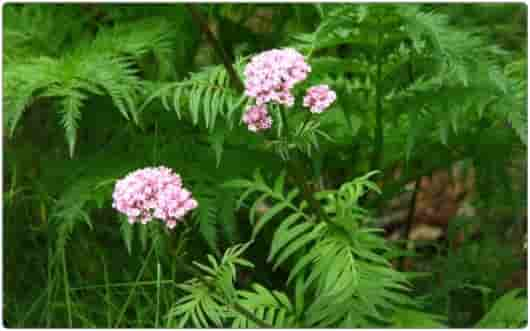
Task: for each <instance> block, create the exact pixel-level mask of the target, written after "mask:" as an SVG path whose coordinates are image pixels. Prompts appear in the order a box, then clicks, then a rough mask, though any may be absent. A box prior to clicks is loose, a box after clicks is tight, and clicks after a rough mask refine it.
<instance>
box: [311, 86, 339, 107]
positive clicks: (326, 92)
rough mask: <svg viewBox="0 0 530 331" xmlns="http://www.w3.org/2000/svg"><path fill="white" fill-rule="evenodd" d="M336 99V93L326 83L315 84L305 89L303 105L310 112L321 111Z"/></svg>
mask: <svg viewBox="0 0 530 331" xmlns="http://www.w3.org/2000/svg"><path fill="white" fill-rule="evenodd" d="M336 99H337V94H336V93H335V92H334V91H332V90H331V89H330V88H329V86H327V85H316V86H313V87H310V88H309V89H307V94H306V96H305V97H304V107H309V110H310V111H311V112H312V113H322V112H323V111H324V110H326V108H328V107H329V106H330V105H331V104H332V103H333V102H334V101H335V100H336Z"/></svg>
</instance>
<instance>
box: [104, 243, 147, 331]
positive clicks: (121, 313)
mask: <svg viewBox="0 0 530 331" xmlns="http://www.w3.org/2000/svg"><path fill="white" fill-rule="evenodd" d="M154 248H155V245H153V246H152V247H151V249H150V250H149V253H148V254H147V257H146V258H145V261H144V264H143V265H142V267H141V268H140V271H139V272H138V276H136V282H135V284H134V286H133V288H132V289H131V291H130V292H129V296H128V297H127V300H126V301H125V305H123V308H122V310H121V311H120V314H119V315H118V319H117V321H116V323H115V324H114V328H117V327H118V326H119V325H120V323H121V320H122V318H123V315H124V314H125V311H126V310H127V308H128V307H129V302H130V301H131V299H132V297H133V296H134V293H135V292H136V287H137V286H138V285H137V283H138V281H139V280H140V279H141V278H142V276H143V275H144V271H145V268H146V267H147V262H149V259H150V258H151V255H152V254H153V251H154Z"/></svg>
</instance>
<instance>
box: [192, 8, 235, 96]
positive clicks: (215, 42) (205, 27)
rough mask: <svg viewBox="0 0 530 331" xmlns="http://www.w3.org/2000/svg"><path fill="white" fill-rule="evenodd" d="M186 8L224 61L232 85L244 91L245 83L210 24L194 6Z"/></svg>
mask: <svg viewBox="0 0 530 331" xmlns="http://www.w3.org/2000/svg"><path fill="white" fill-rule="evenodd" d="M184 5H185V6H186V8H187V9H188V10H189V12H190V14H191V16H192V17H193V20H194V21H195V23H196V24H197V25H199V26H200V28H201V30H202V32H203V33H204V34H205V36H206V40H207V41H208V43H209V44H210V46H212V48H213V49H214V50H215V53H216V54H217V56H218V57H219V58H220V59H221V61H223V65H224V67H225V69H226V71H227V72H228V75H229V76H230V80H231V82H232V85H233V86H234V87H235V88H236V89H237V90H238V91H240V92H242V91H243V90H244V85H243V81H241V78H239V76H238V74H237V72H236V70H235V69H234V66H233V65H232V61H230V58H229V57H228V54H226V51H225V49H224V48H223V45H221V43H220V42H219V40H217V38H215V35H214V34H213V32H212V30H210V28H209V27H208V23H207V22H206V20H205V19H204V18H203V17H202V15H201V13H200V12H199V11H198V10H197V9H196V8H195V7H194V5H191V4H188V3H187V4H184Z"/></svg>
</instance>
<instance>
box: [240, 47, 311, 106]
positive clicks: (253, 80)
mask: <svg viewBox="0 0 530 331" xmlns="http://www.w3.org/2000/svg"><path fill="white" fill-rule="evenodd" d="M309 72H311V67H310V66H309V65H308V64H307V63H306V62H305V59H304V57H303V55H302V54H300V53H298V52H297V51H296V50H295V49H292V48H285V49H272V50H269V51H265V52H263V53H260V54H258V55H256V56H254V57H253V58H252V59H251V61H250V63H249V64H247V66H246V67H245V72H244V73H245V94H246V95H247V96H249V97H253V98H255V99H256V104H257V105H263V104H266V103H268V102H276V103H278V104H282V105H286V106H288V107H291V106H292V105H293V104H294V96H293V95H292V94H291V89H292V88H293V87H294V85H295V84H297V83H299V82H301V81H303V80H304V79H306V77H307V74H308V73H309Z"/></svg>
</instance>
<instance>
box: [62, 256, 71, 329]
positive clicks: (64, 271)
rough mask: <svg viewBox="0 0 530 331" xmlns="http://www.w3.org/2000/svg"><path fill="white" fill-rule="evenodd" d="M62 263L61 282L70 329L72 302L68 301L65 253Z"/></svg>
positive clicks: (68, 290) (68, 287) (68, 286)
mask: <svg viewBox="0 0 530 331" xmlns="http://www.w3.org/2000/svg"><path fill="white" fill-rule="evenodd" d="M62 262H63V281H64V295H65V299H66V311H67V313H68V327H70V328H72V302H71V299H70V284H69V282H68V272H67V270H66V253H65V252H64V251H63V254H62Z"/></svg>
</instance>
